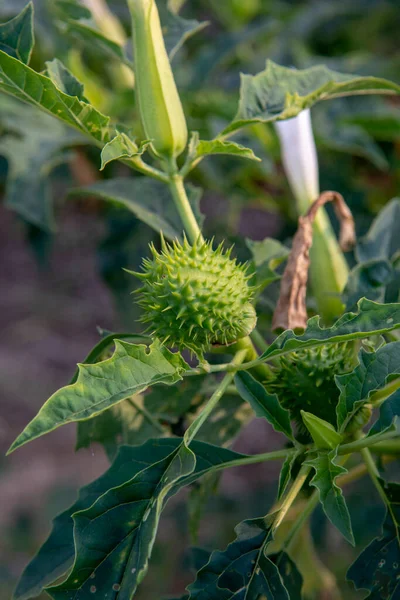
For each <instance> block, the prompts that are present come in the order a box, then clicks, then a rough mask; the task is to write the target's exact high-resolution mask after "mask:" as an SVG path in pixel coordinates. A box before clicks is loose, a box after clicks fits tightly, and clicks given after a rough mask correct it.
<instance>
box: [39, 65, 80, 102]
mask: <svg viewBox="0 0 400 600" xmlns="http://www.w3.org/2000/svg"><path fill="white" fill-rule="evenodd" d="M46 70H47V76H48V77H49V79H51V81H52V82H53V83H54V85H55V86H56V87H57V88H58V89H59V90H60V91H61V92H63V93H64V94H67V95H68V96H76V97H77V98H78V100H85V98H84V96H83V93H84V87H83V84H82V83H81V82H80V81H78V80H77V79H76V77H75V76H74V75H73V74H72V73H71V71H69V70H68V69H67V67H66V66H65V65H63V63H62V62H61V61H60V60H58V58H54V59H53V60H50V61H47V62H46ZM86 102H87V101H86Z"/></svg>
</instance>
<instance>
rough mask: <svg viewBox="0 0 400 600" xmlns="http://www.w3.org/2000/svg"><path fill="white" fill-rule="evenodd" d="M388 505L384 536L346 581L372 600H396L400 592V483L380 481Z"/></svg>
mask: <svg viewBox="0 0 400 600" xmlns="http://www.w3.org/2000/svg"><path fill="white" fill-rule="evenodd" d="M381 484H382V488H383V490H384V493H385V495H386V498H387V500H388V504H389V510H388V511H387V514H386V518H385V521H384V523H383V530H382V535H381V536H380V537H378V538H376V539H374V540H373V541H372V542H371V543H370V544H369V546H367V547H366V548H365V549H364V550H363V551H362V552H361V554H360V556H359V557H358V558H357V560H356V561H355V562H354V563H353V564H352V566H351V567H350V569H349V571H348V572H347V579H350V581H353V582H354V585H355V587H356V589H357V590H360V589H363V590H368V591H369V592H370V593H369V594H368V596H367V598H369V599H370V600H397V599H398V598H399V593H400V577H399V573H400V484H398V483H385V482H383V481H381Z"/></svg>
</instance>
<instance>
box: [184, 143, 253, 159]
mask: <svg viewBox="0 0 400 600" xmlns="http://www.w3.org/2000/svg"><path fill="white" fill-rule="evenodd" d="M211 154H229V155H230V156H238V157H241V158H249V159H250V160H256V161H258V162H260V161H261V158H259V157H258V156H256V155H255V154H254V152H253V150H251V148H246V147H245V146H242V145H241V144H237V143H236V142H228V141H224V140H219V139H218V138H217V139H215V140H199V141H198V143H197V146H196V155H195V158H199V157H200V156H209V155H211Z"/></svg>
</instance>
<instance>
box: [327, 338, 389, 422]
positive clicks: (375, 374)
mask: <svg viewBox="0 0 400 600" xmlns="http://www.w3.org/2000/svg"><path fill="white" fill-rule="evenodd" d="M358 360H359V364H358V365H357V367H356V368H355V369H354V371H352V372H351V373H347V374H346V375H338V376H337V377H336V384H337V386H338V388H339V390H340V396H339V402H338V405H337V408H336V412H337V417H338V427H339V430H340V431H342V432H343V431H345V429H346V427H347V425H348V423H349V422H350V420H351V419H352V418H353V417H354V415H355V414H356V412H357V410H359V408H360V406H362V405H363V404H364V403H366V402H368V399H369V397H370V395H371V394H372V392H374V391H376V390H379V389H381V388H382V387H384V386H385V385H386V384H387V383H389V381H390V380H391V379H394V378H396V377H399V375H400V342H392V343H390V344H386V345H385V346H382V347H381V348H379V349H378V350H377V351H376V352H366V351H365V350H363V349H362V350H361V351H360V353H359V355H358Z"/></svg>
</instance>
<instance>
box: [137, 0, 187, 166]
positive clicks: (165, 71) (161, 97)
mask: <svg viewBox="0 0 400 600" xmlns="http://www.w3.org/2000/svg"><path fill="white" fill-rule="evenodd" d="M128 3H129V9H130V12H131V15H132V31H133V51H134V60H135V75H136V93H137V98H138V103H139V111H140V118H141V121H142V125H143V129H144V132H145V135H146V138H147V139H149V140H151V141H152V149H153V151H154V153H155V154H156V155H157V156H159V157H162V158H166V159H169V158H171V157H175V156H178V155H179V154H181V152H183V150H184V149H185V147H186V143H187V127H186V120H185V115H184V112H183V108H182V104H181V101H180V98H179V94H178V90H177V89H176V85H175V80H174V76H173V74H172V69H171V65H170V63H169V59H168V54H167V51H166V49H165V44H164V39H163V35H162V31H161V25H160V18H159V15H158V10H157V6H156V2H155V0H128Z"/></svg>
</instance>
